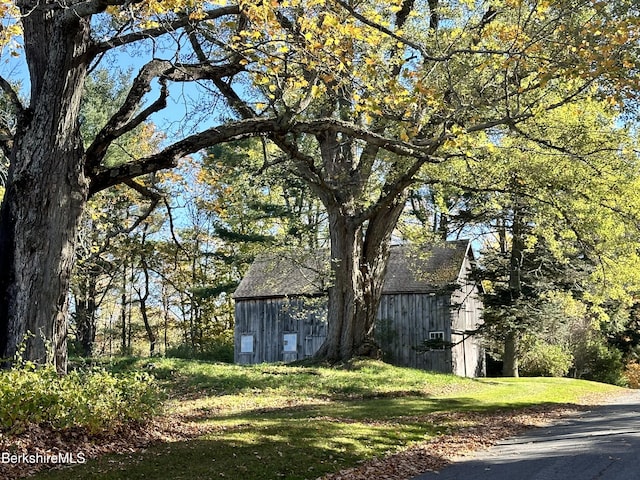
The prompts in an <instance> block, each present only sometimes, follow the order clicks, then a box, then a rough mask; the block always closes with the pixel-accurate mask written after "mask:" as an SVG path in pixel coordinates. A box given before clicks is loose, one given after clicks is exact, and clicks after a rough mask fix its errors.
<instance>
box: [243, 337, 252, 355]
mask: <svg viewBox="0 0 640 480" xmlns="http://www.w3.org/2000/svg"><path fill="white" fill-rule="evenodd" d="M240 353H253V335H242V336H241V337H240Z"/></svg>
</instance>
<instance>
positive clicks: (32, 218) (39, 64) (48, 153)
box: [0, 2, 89, 372]
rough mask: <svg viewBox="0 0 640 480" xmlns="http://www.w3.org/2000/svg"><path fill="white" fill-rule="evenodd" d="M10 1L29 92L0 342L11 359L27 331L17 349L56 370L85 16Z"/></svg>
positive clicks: (0, 223) (81, 175)
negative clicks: (20, 31)
mask: <svg viewBox="0 0 640 480" xmlns="http://www.w3.org/2000/svg"><path fill="white" fill-rule="evenodd" d="M20 7H21V9H22V13H23V17H22V23H23V28H24V32H25V35H24V38H25V39H27V41H26V42H25V45H24V49H25V56H26V60H27V64H28V66H29V70H30V75H31V99H30V108H29V109H28V110H27V111H26V112H25V113H24V114H23V115H22V118H21V119H20V121H19V124H18V126H17V133H16V136H15V141H14V147H13V152H12V155H11V159H10V160H11V167H10V170H9V178H8V185H7V189H6V193H5V197H4V201H3V204H2V213H1V217H0V242H1V243H0V267H1V271H2V275H3V276H2V280H1V284H0V295H1V296H0V322H1V325H0V349H1V354H2V357H3V358H5V359H11V358H13V357H14V356H15V354H16V352H17V350H18V346H19V345H20V344H21V342H22V341H23V340H24V338H25V334H26V332H31V333H32V334H33V335H34V336H33V337H32V338H30V339H29V340H28V341H27V342H26V350H25V352H24V356H25V357H26V358H27V359H29V360H33V361H36V362H38V363H44V362H53V363H55V365H56V367H57V369H58V370H59V371H61V372H63V371H65V370H66V339H67V311H68V290H69V281H70V276H71V270H72V266H73V262H74V250H75V241H76V232H77V228H78V223H79V219H80V214H81V212H82V210H83V208H84V206H85V203H86V199H87V193H88V182H87V179H86V177H85V172H84V152H83V147H82V141H81V137H80V128H79V122H78V112H79V109H80V97H81V94H82V90H83V87H84V81H85V78H86V75H87V62H88V59H86V58H85V53H86V52H85V49H86V46H87V45H89V41H88V39H89V25H88V22H86V21H85V20H82V19H78V18H76V17H74V16H73V15H70V14H69V13H70V12H69V11H67V10H65V9H56V8H48V6H47V5H45V4H40V3H36V2H33V3H31V2H24V3H23V4H21V5H20ZM36 39H37V40H36ZM49 341H51V344H50V345H47V344H48V342H49Z"/></svg>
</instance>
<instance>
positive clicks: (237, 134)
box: [90, 118, 280, 195]
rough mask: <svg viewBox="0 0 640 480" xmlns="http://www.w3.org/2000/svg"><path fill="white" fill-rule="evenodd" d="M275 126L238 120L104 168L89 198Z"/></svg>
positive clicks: (267, 121)
mask: <svg viewBox="0 0 640 480" xmlns="http://www.w3.org/2000/svg"><path fill="white" fill-rule="evenodd" d="M279 128H280V127H279V122H278V120H277V119H275V118H266V119H250V120H241V121H239V122H234V123H229V124H226V125H223V126H220V127H214V128H210V129H208V130H205V131H203V132H200V133H197V134H195V135H191V136H189V137H187V138H185V139H183V140H180V141H178V142H176V143H174V144H173V145H170V146H169V147H167V148H165V149H164V150H162V151H160V152H159V153H156V154H154V155H151V156H149V157H145V158H141V159H139V160H135V161H133V162H129V163H126V164H124V165H120V166H118V167H113V168H104V169H100V170H98V171H96V172H95V173H93V174H92V175H91V176H90V178H91V185H90V194H91V195H92V194H95V193H96V192H99V191H100V190H104V189H105V188H108V187H111V186H113V185H117V184H119V183H123V182H124V181H125V180H129V179H132V178H135V177H138V176H140V175H145V174H147V173H152V172H156V171H159V170H164V169H168V168H173V167H175V166H176V165H177V162H178V159H180V158H182V157H184V156H186V155H189V154H192V153H196V152H198V151H200V150H202V149H203V148H207V147H212V146H214V145H218V144H220V143H224V142H229V141H232V140H238V139H241V138H246V137H251V136H259V135H264V134H267V133H270V132H273V131H276V130H278V129H279Z"/></svg>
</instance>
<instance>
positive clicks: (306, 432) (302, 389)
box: [33, 359, 622, 480]
mask: <svg viewBox="0 0 640 480" xmlns="http://www.w3.org/2000/svg"><path fill="white" fill-rule="evenodd" d="M146 363H148V360H146V361H144V362H143V361H141V360H122V361H120V362H118V363H115V364H113V365H112V368H113V369H114V370H119V369H120V370H122V369H135V368H143V365H145V364H146ZM153 367H154V368H152V369H151V371H152V372H153V373H154V374H155V376H156V377H157V378H158V381H159V382H160V383H161V384H162V385H163V387H164V388H165V390H166V391H167V393H168V395H169V398H170V400H169V401H168V405H167V414H168V415H175V416H178V417H180V418H181V419H183V420H188V421H191V422H194V423H196V424H199V425H200V426H205V427H207V429H208V430H207V431H208V433H206V434H205V435H203V436H201V437H198V438H196V439H193V440H189V441H179V442H172V443H164V444H157V445H154V446H151V447H149V448H147V449H145V450H144V451H140V452H133V453H130V454H126V455H122V454H121V455H107V456H104V457H101V458H99V459H97V460H91V461H89V462H87V464H85V465H79V466H74V467H69V468H64V469H62V470H57V471H50V472H46V473H41V474H39V475H37V476H36V477H33V478H37V479H60V480H63V479H64V480H71V479H82V480H86V479H105V480H106V479H127V480H133V479H157V480H161V479H218V478H228V479H242V480H260V479H280V478H282V479H289V480H298V479H299V480H303V479H316V478H318V477H321V476H322V475H323V474H326V473H330V472H336V471H338V470H341V469H343V468H347V467H351V466H354V465H356V464H358V462H361V461H363V460H367V459H370V458H372V457H376V456H377V457H380V456H384V455H387V454H391V453H394V452H397V451H399V450H401V449H403V448H406V447H408V446H411V445H414V444H416V443H419V442H423V441H426V440H429V439H430V438H432V437H434V436H436V435H440V434H442V433H446V432H451V431H454V430H455V429H456V428H459V427H460V424H461V420H460V417H459V416H457V417H453V416H452V417H450V418H449V419H447V416H446V415H442V414H443V413H447V412H453V413H456V412H461V413H465V412H468V413H471V412H495V411H499V410H504V409H520V408H525V407H531V406H536V405H540V404H549V403H551V404H574V403H579V402H580V401H581V399H583V398H585V397H586V396H592V395H606V394H614V393H616V392H619V391H621V390H622V389H619V388H618V387H613V386H611V385H604V384H598V383H592V382H586V381H581V380H571V379H561V378H520V379H502V378H501V379H478V380H472V379H463V378H458V377H454V376H452V375H441V374H434V373H429V372H423V371H418V370H412V369H406V368H397V367H392V366H389V365H386V364H383V363H380V362H374V361H357V362H355V363H354V364H353V365H350V366H349V368H342V369H328V368H318V367H309V368H307V367H291V366H274V365H258V366H251V367H241V366H233V365H221V364H213V363H206V362H198V361H188V360H178V359H158V360H154V361H153Z"/></svg>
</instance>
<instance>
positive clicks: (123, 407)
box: [0, 365, 160, 433]
mask: <svg viewBox="0 0 640 480" xmlns="http://www.w3.org/2000/svg"><path fill="white" fill-rule="evenodd" d="M159 407H160V390H159V389H158V387H157V386H156V384H155V383H154V381H153V379H152V378H151V377H150V376H149V375H148V374H146V373H139V372H133V373H128V374H122V375H118V376H115V375H113V374H111V373H108V372H107V371H105V370H102V369H97V370H90V371H73V372H71V373H69V374H68V375H65V376H58V374H57V373H56V372H55V370H54V369H53V368H52V367H44V368H39V369H35V368H34V367H30V366H28V365H27V366H23V367H20V368H15V369H13V370H8V371H4V372H0V430H2V431H5V432H13V433H17V432H20V431H22V430H24V429H25V428H26V426H27V425H29V424H49V425H51V426H52V427H54V428H57V429H64V428H70V427H82V428H86V429H87V430H89V432H91V433H98V432H101V431H107V430H112V429H115V428H116V427H118V426H120V425H123V424H125V423H127V422H132V421H133V422H142V421H144V420H147V419H148V418H150V417H151V416H152V415H154V414H155V413H157V411H158V409H159Z"/></svg>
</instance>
